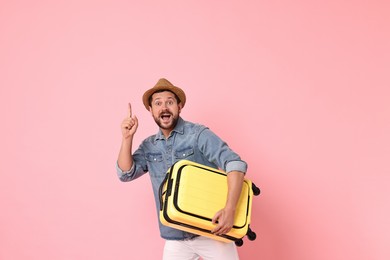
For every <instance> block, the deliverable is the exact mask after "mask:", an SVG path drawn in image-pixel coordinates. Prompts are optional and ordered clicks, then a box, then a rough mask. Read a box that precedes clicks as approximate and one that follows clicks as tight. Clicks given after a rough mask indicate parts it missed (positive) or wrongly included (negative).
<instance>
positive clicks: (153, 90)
mask: <svg viewBox="0 0 390 260" xmlns="http://www.w3.org/2000/svg"><path fill="white" fill-rule="evenodd" d="M160 90H169V91H171V92H173V93H175V94H176V95H177V97H178V98H179V99H180V103H181V106H182V107H184V105H185V103H186V94H185V93H184V91H183V90H182V89H181V88H179V87H176V86H157V87H153V88H151V89H149V90H147V91H146V92H145V93H144V95H143V96H142V102H143V103H144V106H145V108H146V110H148V111H149V106H150V105H149V98H150V96H152V95H153V94H154V93H156V92H157V91H160Z"/></svg>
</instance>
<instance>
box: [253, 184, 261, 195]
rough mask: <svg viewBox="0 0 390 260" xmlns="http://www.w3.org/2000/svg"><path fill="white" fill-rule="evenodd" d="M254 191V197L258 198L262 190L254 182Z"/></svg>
mask: <svg viewBox="0 0 390 260" xmlns="http://www.w3.org/2000/svg"><path fill="white" fill-rule="evenodd" d="M252 190H253V195H255V196H257V195H259V194H260V189H259V188H258V187H257V186H256V185H255V184H254V183H253V182H252Z"/></svg>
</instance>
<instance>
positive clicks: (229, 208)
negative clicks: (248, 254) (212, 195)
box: [117, 78, 247, 260]
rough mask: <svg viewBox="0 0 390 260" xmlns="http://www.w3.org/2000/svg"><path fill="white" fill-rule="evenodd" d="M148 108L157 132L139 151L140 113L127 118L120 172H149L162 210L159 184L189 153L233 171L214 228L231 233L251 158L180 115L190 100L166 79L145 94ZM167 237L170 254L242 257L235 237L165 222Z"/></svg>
mask: <svg viewBox="0 0 390 260" xmlns="http://www.w3.org/2000/svg"><path fill="white" fill-rule="evenodd" d="M142 100H143V103H144V106H145V108H146V109H147V110H148V111H150V113H151V115H152V117H153V119H154V121H155V122H156V124H157V125H158V126H159V131H158V132H157V134H155V135H152V136H150V137H148V138H146V139H145V140H144V141H143V142H142V143H141V144H140V146H139V148H138V149H137V150H136V151H135V152H134V153H133V150H132V143H133V137H134V134H135V133H136V131H137V127H138V119H137V117H136V116H134V115H132V111H131V105H130V104H129V108H128V116H127V117H126V118H125V119H124V120H123V122H122V125H121V129H122V145H121V148H120V151H119V156H118V161H117V173H118V177H119V178H120V180H121V181H132V180H134V179H136V178H138V177H140V176H142V175H144V174H145V173H146V172H149V175H150V178H151V182H152V186H153V192H154V197H155V202H156V207H157V214H158V213H159V195H158V189H159V186H160V184H161V182H162V181H163V179H164V177H165V174H166V172H167V170H168V169H169V167H171V166H172V165H173V164H174V163H175V162H176V161H179V160H182V159H187V160H191V161H194V162H197V163H200V164H204V165H208V166H211V167H214V168H220V169H222V170H224V171H226V172H227V176H228V177H227V180H228V194H227V200H226V204H225V207H224V208H223V209H221V210H220V211H218V212H216V213H215V216H214V218H213V220H212V221H213V223H214V224H215V228H214V230H213V231H212V232H213V233H214V234H216V235H221V234H226V233H228V232H229V231H230V230H231V228H232V227H233V221H234V214H235V210H236V205H237V202H238V199H239V197H240V193H241V188H242V183H243V180H244V174H245V172H246V169H247V164H246V163H245V162H244V161H242V160H241V158H240V157H239V156H238V155H237V154H236V153H235V152H233V151H232V150H231V149H230V148H229V147H228V145H227V144H226V143H225V142H224V141H223V140H221V139H220V138H219V137H218V136H217V135H215V134H214V133H213V132H212V131H211V130H210V129H208V128H207V127H205V126H203V125H200V124H195V123H191V122H188V121H185V120H183V119H182V118H181V117H180V112H181V110H182V109H183V107H184V105H185V103H186V95H185V93H184V91H183V90H182V89H181V88H179V87H176V86H174V85H173V84H172V83H171V82H169V81H168V80H166V79H164V78H163V79H160V80H159V81H158V82H157V84H156V85H155V86H154V87H153V88H151V89H149V90H147V91H146V92H145V93H144V95H143V99H142ZM159 227H160V234H161V237H162V238H164V239H165V240H166V243H165V246H164V252H163V259H164V260H172V259H178V260H185V259H198V258H199V257H202V258H203V259H224V260H228V259H238V253H237V249H236V247H235V244H234V243H233V242H231V243H225V242H220V241H216V240H213V239H210V238H206V237H200V236H197V235H194V234H191V233H188V232H184V231H181V230H177V229H174V228H171V227H167V226H164V225H162V224H161V223H159Z"/></svg>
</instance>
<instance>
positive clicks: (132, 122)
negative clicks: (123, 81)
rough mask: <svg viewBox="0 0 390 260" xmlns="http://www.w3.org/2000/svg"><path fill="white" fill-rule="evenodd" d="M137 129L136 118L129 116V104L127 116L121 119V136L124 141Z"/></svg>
mask: <svg viewBox="0 0 390 260" xmlns="http://www.w3.org/2000/svg"><path fill="white" fill-rule="evenodd" d="M137 128H138V119H137V117H136V116H132V114H131V104H130V103H129V110H128V115H127V117H126V118H125V119H123V121H122V124H121V129H122V136H123V138H124V139H128V138H129V137H132V136H133V135H134V134H135V132H136V131H137Z"/></svg>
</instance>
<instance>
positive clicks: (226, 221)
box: [211, 208, 234, 235]
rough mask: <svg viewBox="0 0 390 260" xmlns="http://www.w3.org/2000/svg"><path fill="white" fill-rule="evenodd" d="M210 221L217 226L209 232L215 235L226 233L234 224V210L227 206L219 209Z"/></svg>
mask: <svg viewBox="0 0 390 260" xmlns="http://www.w3.org/2000/svg"><path fill="white" fill-rule="evenodd" d="M212 223H213V224H216V225H217V226H216V227H215V228H214V229H213V230H211V233H213V234H215V235H223V234H226V233H228V232H229V231H230V230H231V229H232V227H233V224H234V210H229V209H227V208H223V209H221V210H220V211H218V212H217V213H216V214H215V215H214V217H213V219H212Z"/></svg>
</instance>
